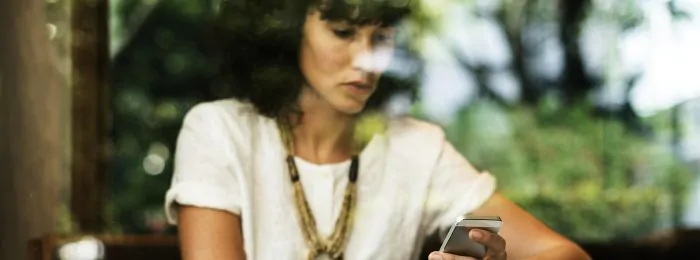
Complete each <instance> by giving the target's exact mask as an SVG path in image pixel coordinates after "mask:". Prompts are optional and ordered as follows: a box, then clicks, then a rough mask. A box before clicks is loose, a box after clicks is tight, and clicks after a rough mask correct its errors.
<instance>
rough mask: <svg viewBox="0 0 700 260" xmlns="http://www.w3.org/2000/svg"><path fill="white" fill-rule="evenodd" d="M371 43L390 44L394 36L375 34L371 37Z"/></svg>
mask: <svg viewBox="0 0 700 260" xmlns="http://www.w3.org/2000/svg"><path fill="white" fill-rule="evenodd" d="M373 38H374V39H373V41H374V43H375V44H390V43H392V42H393V41H394V35H392V34H384V33H380V34H376V35H374V37H373Z"/></svg>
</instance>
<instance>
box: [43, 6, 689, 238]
mask: <svg viewBox="0 0 700 260" xmlns="http://www.w3.org/2000/svg"><path fill="white" fill-rule="evenodd" d="M66 2H67V1H65V0H47V2H46V3H47V10H48V11H49V14H50V17H49V18H50V19H49V20H50V21H52V24H51V25H53V26H54V27H55V28H54V29H56V30H55V32H56V34H55V35H54V36H53V37H56V39H55V40H54V43H55V44H56V46H57V48H59V49H61V50H66V49H67V48H66V46H68V45H67V44H68V43H67V41H66V39H67V36H66V35H67V32H68V30H67V29H66V28H67V27H66V25H67V23H66V18H65V17H67V16H66V15H65V13H66V10H67V9H66V8H67V4H66ZM650 2H654V1H646V2H645V1H633V0H615V1H613V0H560V1H550V0H502V1H479V0H440V1H435V0H430V1H418V0H415V1H411V4H412V5H414V7H415V8H416V10H417V12H416V14H415V15H414V16H413V17H411V18H410V19H409V20H407V21H406V23H405V25H404V28H403V30H404V31H405V32H407V34H406V39H405V43H406V44H407V45H408V46H412V47H413V48H415V49H416V50H418V52H419V53H420V54H421V60H420V62H421V64H422V66H421V68H423V76H424V78H425V80H424V85H425V86H424V88H423V89H422V91H421V99H420V101H419V102H417V103H415V104H413V105H412V106H411V107H410V108H406V109H408V111H409V112H410V113H411V114H413V115H414V116H416V117H419V118H423V119H426V120H430V121H433V122H436V123H439V124H441V125H442V126H443V127H444V128H445V130H446V132H447V134H448V138H449V139H450V141H452V142H453V143H454V144H455V147H457V149H458V150H459V151H461V152H462V153H463V154H464V155H465V156H466V157H467V158H468V159H469V160H470V161H471V162H472V163H473V164H474V165H475V166H477V168H479V169H481V170H488V171H489V172H492V173H493V174H495V175H496V176H497V178H498V180H499V189H500V190H501V191H502V192H503V193H504V194H506V195H507V196H508V197H510V198H511V199H513V200H514V201H515V202H517V203H518V204H520V205H521V206H523V207H524V208H526V209H527V210H528V211H530V212H532V213H533V214H534V215H536V216H537V217H539V218H540V219H542V220H543V221H544V222H545V223H547V224H548V225H550V226H552V227H553V228H554V229H556V230H558V231H560V232H562V233H563V234H565V235H567V236H569V237H572V238H574V239H576V240H578V241H612V240H632V239H637V238H640V237H644V236H647V235H649V234H650V233H652V232H654V231H656V230H659V229H667V228H673V227H684V226H685V225H686V222H684V220H683V215H684V212H686V211H687V210H688V207H689V204H688V202H689V198H690V197H689V195H690V194H691V191H692V188H693V186H692V183H693V182H694V180H695V175H696V174H695V173H697V169H698V168H699V167H697V166H698V160H697V158H696V157H692V156H691V157H689V156H687V155H684V153H683V152H682V151H683V150H682V149H681V148H682V146H683V142H684V141H686V140H690V139H692V138H695V137H696V136H697V135H696V134H694V133H695V132H697V131H694V130H693V129H697V122H698V121H700V120H697V119H693V118H697V117H698V115H699V114H700V113H699V112H697V111H698V109H692V108H693V107H697V106H691V105H690V104H693V100H692V99H690V98H689V99H688V100H685V102H683V103H677V104H674V105H672V106H667V107H665V108H663V109H657V110H655V111H654V112H653V113H650V112H648V111H642V110H640V109H639V108H638V107H635V106H634V102H633V101H634V100H633V96H634V95H633V94H634V93H633V90H634V89H633V87H634V86H635V84H636V82H637V81H638V80H639V78H640V77H642V76H644V73H645V70H632V71H630V70H629V69H628V68H627V67H626V66H625V64H626V63H625V62H627V61H626V59H625V57H627V56H625V55H624V54H625V51H627V50H629V49H631V48H629V47H625V46H624V45H620V43H621V42H624V40H625V36H626V35H628V34H630V32H635V30H640V29H644V28H648V27H649V24H650V21H651V20H652V18H653V16H650V15H649V14H650V11H649V10H653V11H655V12H656V11H658V12H663V13H667V14H669V15H670V16H671V17H672V23H673V24H684V23H687V22H688V21H697V20H698V19H696V18H695V16H694V14H695V13H698V12H696V11H693V10H697V9H698V8H695V9H692V8H690V7H693V6H692V5H690V7H688V6H689V5H687V4H684V3H686V2H688V1H667V2H665V3H664V4H660V5H656V6H654V7H653V8H652V9H649V8H650V7H649V6H648V5H649V4H648V3H650ZM645 3H646V4H645ZM217 5H218V1H214V0H200V1H185V0H146V1H142V0H113V1H110V17H111V18H110V19H111V20H110V37H111V42H110V45H111V46H110V57H111V59H112V67H111V68H110V77H111V82H110V85H111V91H112V93H111V95H110V98H111V100H110V108H111V133H110V136H111V143H110V152H111V155H112V158H111V164H110V169H109V171H110V172H109V175H108V176H109V180H108V181H109V200H108V207H107V208H106V209H105V210H106V211H107V213H108V214H107V215H108V217H109V221H108V224H109V232H112V233H129V234H143V233H173V232H175V230H174V228H172V227H169V226H168V225H167V224H166V223H165V219H164V215H163V209H162V206H163V197H164V194H165V192H166V190H167V188H168V186H169V184H170V178H171V176H172V153H173V151H174V148H175V147H174V142H175V139H176V137H177V133H178V131H179V127H180V124H181V121H182V118H183V116H184V114H185V113H186V112H187V111H188V109H190V108H191V107H192V106H193V105H194V104H196V103H198V102H201V101H205V100H211V99H214V98H218V97H221V96H222V95H224V94H225V89H224V88H223V85H222V84H221V83H220V82H217V81H216V80H213V77H214V76H215V75H216V73H217V69H218V68H217V66H216V63H215V62H214V61H215V60H216V58H217V57H218V56H217V53H216V52H215V51H214V50H213V49H212V48H210V46H211V45H209V43H210V41H211V40H215V39H212V38H211V36H210V34H209V32H210V28H211V23H212V19H213V17H215V13H216V6H217ZM696 7H697V6H696ZM460 12H461V13H460ZM244 19H255V17H246V18H244ZM601 24H602V25H603V26H602V27H600V25H601ZM595 25H599V27H597V28H598V29H601V28H602V29H601V31H600V32H599V31H593V33H590V31H587V30H586V28H590V27H591V26H592V27H593V28H596V27H595ZM455 28H456V29H455ZM455 30H457V31H455ZM460 32H464V33H465V34H459V33H460ZM494 32H496V33H495V34H494ZM591 35H593V37H591ZM603 36H605V37H603ZM608 36H609V37H608ZM591 38H593V39H594V40H593V41H590V39H591ZM587 39H588V40H587ZM592 42H593V43H592ZM479 44H481V45H479ZM465 46H466V47H465ZM592 46H593V47H595V46H598V47H597V49H596V48H593V47H592ZM601 46H602V47H601ZM619 46H622V47H619ZM551 50H559V52H558V53H557V52H556V51H555V52H554V53H555V54H552V51H551ZM552 55H554V56H552ZM59 56H61V57H62V60H61V61H62V62H64V63H69V62H70V60H69V59H67V58H66V57H69V55H67V54H66V53H64V52H59ZM628 56H629V55H628ZM552 57H554V58H552ZM632 57H634V55H632ZM686 58H689V59H695V60H700V57H686ZM436 64H437V65H436ZM593 65H597V67H596V68H597V69H596V68H594V69H591V68H592V67H595V66H593ZM678 66H679V67H678V68H675V67H674V70H680V65H678ZM436 68H437V69H436ZM436 71H452V72H453V73H456V74H459V75H461V79H463V80H462V81H454V82H449V83H450V84H438V85H441V86H442V88H436V87H435V86H434V85H435V84H432V83H431V82H433V81H431V79H432V80H434V78H435V77H436V76H435V75H433V74H435V73H436ZM431 73H432V74H431ZM431 75H432V76H431ZM503 75H506V79H509V80H503V77H501V76H503ZM686 76H687V75H686ZM437 77H438V78H439V76H437ZM691 78H692V77H691ZM457 79H460V78H459V77H458V78H457ZM464 79H467V80H464ZM669 80H673V78H670V79H669ZM465 82H466V83H465ZM513 82H515V83H513ZM674 82H675V81H674ZM694 82H695V84H696V86H697V85H700V82H698V81H694ZM443 83H444V82H443ZM611 85H614V86H617V87H616V88H615V89H617V90H618V92H619V93H622V94H621V95H618V96H621V98H619V100H618V101H617V102H612V104H610V102H607V103H606V100H607V97H609V96H610V95H607V94H606V93H608V92H605V91H604V90H609V89H610V88H609V86H611ZM460 86H461V88H458V87H460ZM465 86H466V87H465ZM504 86H510V88H509V89H508V88H506V89H505V90H504ZM655 87H656V88H665V87H666V86H665V85H664V84H661V85H658V86H655ZM453 89H462V90H461V91H456V92H450V91H452V90H453ZM465 89H466V90H465ZM619 90H621V91H619ZM669 91H670V90H669ZM443 92H450V93H449V94H447V95H443V96H439V95H437V94H439V93H443ZM601 93H602V94H601ZM436 95H437V96H436ZM447 104H450V106H449V107H450V109H451V110H449V109H447V110H446V108H445V107H447ZM443 106H444V107H443ZM436 111H437V112H436ZM693 122H695V123H693ZM694 124H695V125H694ZM62 223H63V226H64V227H63V230H64V232H71V230H72V224H71V221H70V216H69V215H68V214H67V213H66V216H64V218H63V220H62Z"/></svg>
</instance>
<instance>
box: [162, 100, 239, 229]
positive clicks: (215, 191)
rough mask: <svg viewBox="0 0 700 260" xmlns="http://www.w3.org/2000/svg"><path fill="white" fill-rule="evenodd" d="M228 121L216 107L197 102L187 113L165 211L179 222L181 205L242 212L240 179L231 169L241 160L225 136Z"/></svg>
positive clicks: (236, 212) (171, 222)
mask: <svg viewBox="0 0 700 260" xmlns="http://www.w3.org/2000/svg"><path fill="white" fill-rule="evenodd" d="M226 132H227V129H226V124H225V123H224V122H223V121H222V119H221V114H220V112H219V111H218V108H217V107H212V106H208V105H198V106H195V107H194V108H193V109H192V110H190V112H188V114H187V115H186V116H185V120H184V122H183V126H182V129H181V130H180V134H179V135H178V140H177V146H176V151H175V162H174V164H175V165H174V172H173V178H172V184H171V186H170V189H169V190H168V191H167V193H166V195H165V212H166V216H167V219H168V222H169V223H170V224H177V214H178V206H179V205H186V206H195V207H201V208H210V209H216V210H222V211H227V212H231V213H233V214H237V215H240V213H241V207H240V203H241V199H240V187H239V182H238V179H237V177H236V175H235V174H234V172H233V171H232V170H231V169H232V168H233V167H231V165H232V164H237V163H240V160H237V159H236V158H237V156H236V153H235V151H234V150H233V149H232V148H231V146H230V145H227V143H230V142H229V140H227V139H226V138H230V137H228V136H229V135H227V134H226Z"/></svg>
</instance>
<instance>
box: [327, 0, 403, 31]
mask: <svg viewBox="0 0 700 260" xmlns="http://www.w3.org/2000/svg"><path fill="white" fill-rule="evenodd" d="M315 8H316V10H318V11H319V12H321V19H323V20H329V21H334V22H339V21H345V22H348V23H350V24H354V25H369V24H374V25H381V26H394V25H396V24H397V23H398V22H400V21H401V19H403V18H404V17H406V16H408V15H409V14H410V6H409V0H320V1H319V2H318V3H317V4H316V5H315Z"/></svg>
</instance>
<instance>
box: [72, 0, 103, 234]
mask: <svg viewBox="0 0 700 260" xmlns="http://www.w3.org/2000/svg"><path fill="white" fill-rule="evenodd" d="M107 17H108V1H107V0H73V2H72V15H71V27H72V30H73V31H72V34H73V41H72V62H73V74H72V82H73V84H72V87H73V88H72V93H71V94H72V95H71V96H72V109H71V117H72V124H71V133H72V158H73V161H72V167H73V168H72V171H71V201H70V202H71V212H72V213H73V217H74V218H75V221H76V222H77V225H78V229H79V231H80V232H83V233H100V232H102V231H103V229H104V226H105V218H104V210H105V200H106V198H105V196H106V192H105V186H106V182H105V180H106V178H105V176H106V174H107V158H108V154H107V141H108V131H107V128H108V125H107V118H108V114H107V111H108V104H109V102H108V99H107V94H108V88H107V70H108V67H109V49H108V46H109V43H108V40H109V37H108V32H109V31H108V27H107V24H108V23H107V22H108V18H107Z"/></svg>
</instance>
